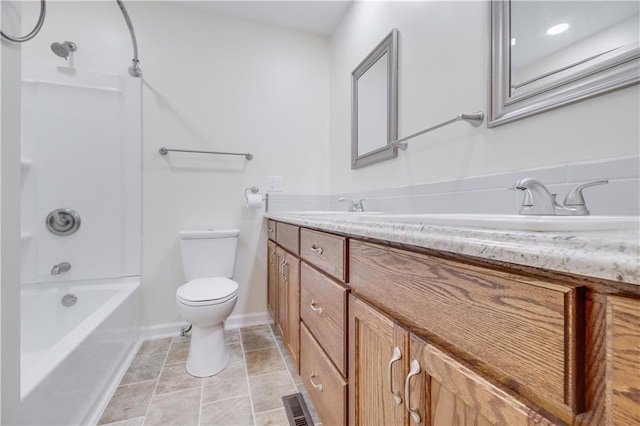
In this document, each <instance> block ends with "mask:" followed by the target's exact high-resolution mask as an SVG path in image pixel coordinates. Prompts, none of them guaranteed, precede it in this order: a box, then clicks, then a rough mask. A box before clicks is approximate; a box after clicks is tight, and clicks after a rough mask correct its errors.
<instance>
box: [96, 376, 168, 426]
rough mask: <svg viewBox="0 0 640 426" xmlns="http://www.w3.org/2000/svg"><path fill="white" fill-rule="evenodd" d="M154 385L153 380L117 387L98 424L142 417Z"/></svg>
mask: <svg viewBox="0 0 640 426" xmlns="http://www.w3.org/2000/svg"><path fill="white" fill-rule="evenodd" d="M155 387H156V382H155V381H151V382H145V383H135V384H132V385H126V386H120V387H118V389H116V392H115V394H114V395H113V397H112V398H111V401H109V405H107V408H106V409H105V410H104V413H102V417H100V420H99V421H98V424H107V423H113V422H119V421H122V420H128V419H134V418H136V417H143V416H144V415H145V413H146V412H147V408H148V407H149V401H151V396H152V395H153V390H154V389H155Z"/></svg>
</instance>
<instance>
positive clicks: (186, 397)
mask: <svg viewBox="0 0 640 426" xmlns="http://www.w3.org/2000/svg"><path fill="white" fill-rule="evenodd" d="M200 392H201V389H200V388H196V389H189V390H185V391H180V392H174V393H170V394H166V395H157V394H156V395H154V397H153V400H152V401H151V407H149V413H148V414H147V417H146V419H145V422H144V424H145V425H162V426H167V425H172V426H183V425H184V426H190V425H193V426H196V425H197V424H198V418H199V415H200Z"/></svg>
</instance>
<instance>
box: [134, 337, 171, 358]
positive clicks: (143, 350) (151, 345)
mask: <svg viewBox="0 0 640 426" xmlns="http://www.w3.org/2000/svg"><path fill="white" fill-rule="evenodd" d="M169 345H171V337H165V338H163V339H154V340H147V341H145V342H143V343H142V345H141V346H140V349H139V350H138V353H137V354H136V356H143V355H144V356H147V355H150V356H154V355H166V354H167V351H168V350H169Z"/></svg>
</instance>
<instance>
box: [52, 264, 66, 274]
mask: <svg viewBox="0 0 640 426" xmlns="http://www.w3.org/2000/svg"><path fill="white" fill-rule="evenodd" d="M70 269H71V264H70V263H69V262H61V263H58V264H57V265H53V268H51V275H60V274H62V273H64V272H69V270H70Z"/></svg>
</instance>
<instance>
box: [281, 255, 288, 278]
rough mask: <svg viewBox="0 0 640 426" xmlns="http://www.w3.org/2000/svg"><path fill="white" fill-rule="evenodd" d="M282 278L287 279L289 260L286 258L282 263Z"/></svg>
mask: <svg viewBox="0 0 640 426" xmlns="http://www.w3.org/2000/svg"><path fill="white" fill-rule="evenodd" d="M285 268H286V269H285ZM282 278H284V280H285V281H288V280H289V262H287V261H286V260H285V261H284V263H283V264H282Z"/></svg>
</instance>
